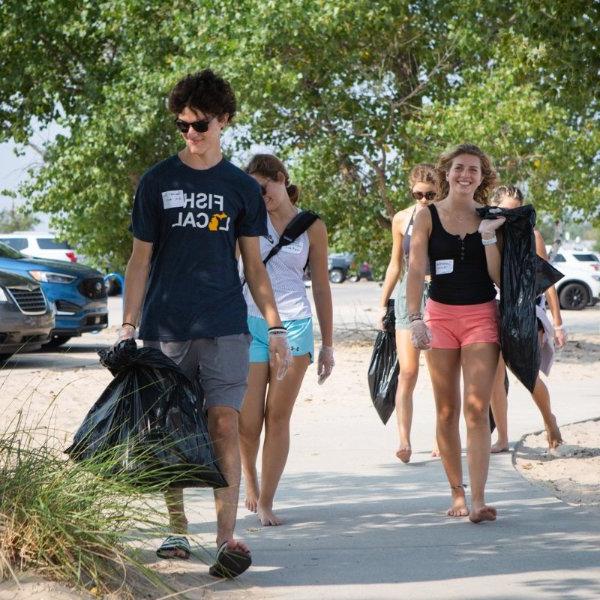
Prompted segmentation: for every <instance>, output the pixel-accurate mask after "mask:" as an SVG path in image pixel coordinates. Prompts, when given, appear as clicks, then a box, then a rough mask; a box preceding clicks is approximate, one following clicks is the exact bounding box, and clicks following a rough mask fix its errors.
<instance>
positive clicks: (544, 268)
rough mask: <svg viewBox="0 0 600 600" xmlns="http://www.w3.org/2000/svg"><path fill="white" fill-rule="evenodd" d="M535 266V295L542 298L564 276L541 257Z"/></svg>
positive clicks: (538, 257)
mask: <svg viewBox="0 0 600 600" xmlns="http://www.w3.org/2000/svg"><path fill="white" fill-rule="evenodd" d="M536 259H537V260H536V266H535V295H536V297H537V296H540V295H541V294H543V293H544V292H545V291H546V290H547V289H548V288H549V287H550V286H553V285H554V284H555V283H556V282H557V281H560V280H561V279H562V278H563V277H564V275H563V273H561V272H560V271H559V270H558V269H555V268H554V267H553V266H552V265H551V264H550V263H549V262H548V261H547V260H544V259H543V258H542V257H541V256H536Z"/></svg>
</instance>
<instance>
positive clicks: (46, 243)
mask: <svg viewBox="0 0 600 600" xmlns="http://www.w3.org/2000/svg"><path fill="white" fill-rule="evenodd" d="M37 243H38V246H39V247H40V250H70V249H71V248H70V246H69V244H67V243H66V242H60V241H59V240H57V239H55V238H38V240H37Z"/></svg>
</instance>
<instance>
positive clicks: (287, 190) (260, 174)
mask: <svg viewBox="0 0 600 600" xmlns="http://www.w3.org/2000/svg"><path fill="white" fill-rule="evenodd" d="M246 172H247V173H248V174H249V175H251V176H252V177H253V178H254V179H255V180H256V181H257V182H258V185H259V186H260V189H261V192H262V195H263V199H264V203H265V205H266V208H267V215H268V216H267V229H268V231H267V234H266V235H263V236H261V238H260V252H261V256H262V257H263V259H264V258H265V257H266V256H267V255H268V254H269V253H270V251H271V249H272V248H273V247H274V246H275V245H276V244H277V243H278V241H279V239H280V237H281V235H282V234H283V232H284V230H285V228H286V226H287V225H288V224H289V223H290V222H291V221H292V220H293V219H294V217H296V215H297V214H298V213H299V212H300V210H299V209H298V207H297V206H296V203H297V202H298V197H299V191H298V188H297V187H296V186H295V185H294V184H292V183H290V178H289V175H288V172H287V169H286V168H285V165H284V164H283V163H282V162H281V161H280V160H279V159H278V158H277V157H275V156H273V155H271V154H257V155H255V156H254V157H253V158H252V159H251V160H250V163H249V164H248V166H247V167H246ZM242 261H243V257H242ZM307 264H308V266H309V267H310V273H311V280H312V293H313V298H314V302H315V308H316V312H317V318H318V321H319V327H320V329H321V344H322V345H321V349H320V351H319V356H318V372H317V375H318V377H319V383H323V381H325V379H326V378H327V377H329V375H330V374H331V371H332V369H333V366H334V358H333V307H332V302H331V289H330V287H329V273H328V267H327V229H326V227H325V223H323V221H321V219H316V220H315V221H314V222H313V223H312V224H311V225H310V227H309V228H308V229H307V231H305V232H304V233H303V234H301V235H300V236H299V237H298V238H296V240H294V241H293V242H292V243H291V244H289V245H287V246H283V247H282V248H281V250H280V251H279V252H278V253H277V254H275V255H274V256H272V257H271V258H270V259H269V261H268V262H267V272H268V274H269V277H270V279H271V285H272V286H273V292H274V294H275V301H276V303H277V310H278V312H279V315H280V316H281V318H282V319H283V325H284V327H285V328H286V329H287V335H288V339H289V343H290V347H291V349H292V354H293V361H292V364H291V366H290V368H289V370H288V372H287V375H286V376H285V378H284V379H282V380H278V379H277V378H276V377H275V371H274V370H273V368H272V366H270V365H269V353H268V343H267V337H268V336H267V330H268V323H267V322H266V321H265V319H264V318H263V316H262V311H261V310H260V308H259V306H257V303H256V302H255V299H254V297H253V294H252V293H251V292H252V290H248V289H245V290H244V297H245V299H246V303H247V304H248V328H249V330H250V333H251V334H252V343H251V345H250V374H249V376H248V390H247V392H246V396H245V399H244V404H243V408H242V413H241V416H240V442H241V453H242V467H243V471H244V480H245V483H246V508H248V510H250V511H252V512H255V513H257V514H258V518H259V519H260V522H261V523H262V525H281V523H282V521H281V519H280V518H279V517H278V516H277V515H276V514H275V513H274V512H273V500H274V498H275V493H276V491H277V486H278V485H279V480H280V479H281V475H282V474H283V470H284V468H285V463H286V461H287V457H288V453H289V449H290V419H291V416H292V410H293V408H294V403H295V402H296V398H297V397H298V393H299V391H300V387H301V385H302V381H303V379H304V375H305V374H306V369H307V368H308V366H309V364H310V363H311V362H312V361H313V357H314V340H313V320H312V311H311V306H310V302H309V300H308V298H307V295H306V288H305V286H304V280H303V275H304V269H305V267H306V266H307ZM263 426H264V430H265V437H264V442H263V447H262V457H261V471H260V483H259V477H258V473H257V470H256V461H257V458H258V451H259V446H260V436H261V432H262V430H263Z"/></svg>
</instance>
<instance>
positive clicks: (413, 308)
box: [406, 210, 431, 350]
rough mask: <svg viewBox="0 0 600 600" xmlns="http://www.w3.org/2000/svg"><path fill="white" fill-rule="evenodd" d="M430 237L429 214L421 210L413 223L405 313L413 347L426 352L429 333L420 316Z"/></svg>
mask: <svg viewBox="0 0 600 600" xmlns="http://www.w3.org/2000/svg"><path fill="white" fill-rule="evenodd" d="M430 235H431V213H430V212H429V210H421V211H419V212H418V213H417V214H416V216H415V220H414V222H413V230H412V235H411V238H410V251H409V258H408V275H407V280H406V312H407V313H408V320H409V321H410V334H411V339H412V343H413V345H414V347H415V348H418V349H419V350H428V349H429V348H430V347H431V333H430V331H429V329H428V328H427V326H426V325H425V321H423V315H421V302H422V298H423V284H424V281H425V273H426V269H427V261H428V260H429V252H428V246H429V236H430Z"/></svg>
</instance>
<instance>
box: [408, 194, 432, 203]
mask: <svg viewBox="0 0 600 600" xmlns="http://www.w3.org/2000/svg"><path fill="white" fill-rule="evenodd" d="M435 196H436V193H435V192H424V193H423V192H413V193H412V197H413V198H414V199H415V200H423V198H426V199H427V200H429V202H431V201H432V200H433V199H435Z"/></svg>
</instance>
